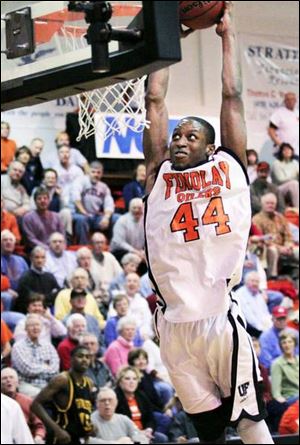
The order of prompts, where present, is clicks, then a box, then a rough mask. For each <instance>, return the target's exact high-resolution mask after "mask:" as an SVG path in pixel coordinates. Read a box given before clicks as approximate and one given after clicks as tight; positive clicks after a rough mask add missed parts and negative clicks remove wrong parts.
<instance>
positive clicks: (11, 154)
mask: <svg viewBox="0 0 300 445" xmlns="http://www.w3.org/2000/svg"><path fill="white" fill-rule="evenodd" d="M290 99H291V98H289V97H287V98H286V100H285V103H286V104H287V105H286V107H287V109H288V110H289V111H293V110H291V109H290V108H291V105H290V102H291V100H290ZM292 102H293V101H292ZM293 106H294V105H293ZM289 107H290V108H289ZM281 115H282V116H283V117H282V118H284V115H285V111H283V112H282V113H281ZM289 116H290V114H289ZM281 125H282V122H281V120H280V119H279V118H278V116H277V115H275V114H274V117H272V121H271V123H270V129H269V134H270V136H271V137H272V139H273V140H274V143H276V147H277V150H276V153H275V154H276V159H274V162H273V164H272V165H269V164H268V163H267V162H265V161H260V160H259V154H258V153H257V152H256V150H254V149H250V150H248V151H247V155H248V161H249V166H248V173H249V178H250V182H251V187H250V190H251V204H252V212H253V220H252V227H251V232H250V235H249V241H248V248H247V254H246V257H245V262H244V269H243V277H242V282H241V284H240V285H239V286H238V287H237V288H235V289H234V294H233V295H234V298H236V299H237V300H238V302H239V304H240V306H241V308H242V312H243V314H244V317H245V320H246V323H247V330H248V332H249V334H250V335H251V337H252V340H253V345H254V347H255V351H256V353H257V356H258V360H259V364H260V367H261V371H262V375H263V378H264V390H265V392H264V398H265V402H266V405H267V409H268V413H269V419H268V425H269V427H270V429H271V431H272V432H278V431H279V432H280V433H286V432H295V431H296V428H295V426H294V425H295V424H296V423H295V413H298V415H299V404H298V387H299V384H298V374H297V373H298V368H299V361H298V360H299V359H298V353H299V349H298V338H299V318H298V316H297V309H298V301H299V300H298V279H299V275H298V264H299V237H298V227H299V192H298V190H299V163H298V160H297V157H296V156H295V155H294V148H293V146H292V145H291V139H289V140H287V139H280V138H279V137H278V138H277V139H276V141H275V138H276V134H277V132H278V129H279V127H280V126H281ZM9 130H10V126H9V124H8V123H6V122H2V123H1V190H2V191H1V355H2V371H1V390H2V393H3V394H5V395H6V396H8V397H9V398H11V399H14V400H15V401H16V402H17V403H18V404H19V405H20V407H21V409H22V411H23V413H24V415H25V418H26V419H27V422H28V426H29V428H30V431H31V434H32V437H33V440H34V441H35V443H44V441H45V437H46V430H45V427H44V425H43V423H42V422H41V421H40V420H39V419H38V418H37V417H36V416H34V415H33V414H32V413H31V411H30V406H31V402H32V398H33V397H35V396H36V395H37V394H39V392H40V391H41V389H42V388H44V387H45V386H46V385H47V384H48V383H49V381H50V380H51V378H52V377H53V376H56V375H57V374H58V373H59V372H60V371H63V370H66V371H67V370H69V369H70V366H71V356H72V351H73V350H74V349H75V348H76V347H77V346H78V345H79V344H80V345H83V346H85V347H86V348H88V350H89V353H90V359H91V363H90V366H89V369H88V371H87V373H86V374H87V375H88V376H89V377H90V379H91V380H92V382H93V385H94V389H95V392H96V395H95V398H94V409H95V411H94V413H93V415H92V422H93V425H94V432H95V437H93V438H90V443H134V442H139V443H149V442H158V443H163V442H168V441H177V442H187V441H195V440H196V439H195V438H196V433H195V431H194V430H193V426H192V424H191V423H190V421H189V418H188V417H187V416H186V414H185V413H184V411H183V410H182V407H181V405H180V402H179V401H178V399H177V397H176V394H175V393H174V389H173V387H172V384H171V382H170V380H169V377H168V373H167V371H166V369H165V368H164V366H163V364H162V362H161V360H160V355H159V346H158V339H157V337H156V334H155V332H154V330H153V325H152V316H151V315H152V314H151V312H153V299H154V295H153V291H152V290H151V286H150V282H149V278H148V274H147V266H146V262H145V250H144V248H145V245H144V233H143V211H144V209H143V201H142V199H141V198H142V196H143V194H144V192H145V189H144V186H145V166H144V165H143V164H142V163H141V164H139V165H138V167H137V170H136V174H135V177H134V179H133V181H131V182H130V183H128V184H126V185H125V187H124V188H123V199H124V208H123V210H122V209H117V208H116V206H115V202H114V197H113V195H112V192H111V190H110V188H109V186H108V185H107V184H106V183H105V182H104V181H103V175H104V173H105V172H104V169H103V165H102V164H101V162H100V161H98V160H97V161H94V162H91V163H90V164H89V163H88V162H87V160H86V159H85V157H84V156H83V155H82V154H81V153H80V152H79V151H78V150H76V149H75V148H72V147H70V141H69V137H68V134H67V133H66V132H60V133H59V134H58V135H57V137H56V139H55V145H56V148H55V149H54V151H55V153H54V155H53V158H52V159H51V162H50V160H49V163H48V164H47V165H46V166H44V165H42V163H41V160H40V154H41V152H42V150H43V146H44V143H43V140H42V139H41V138H39V137H36V138H34V139H33V141H32V142H31V144H30V146H29V147H25V146H22V147H19V148H17V144H16V143H15V142H14V141H13V140H11V139H9ZM280 134H282V133H280ZM283 134H284V133H283ZM3 403H4V405H5V403H6V404H7V406H9V403H7V402H6V399H5V400H4V402H3ZM5 406H6V405H5ZM292 425H293V426H292ZM27 443H33V442H27Z"/></svg>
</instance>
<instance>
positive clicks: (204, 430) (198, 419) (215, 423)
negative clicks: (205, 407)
mask: <svg viewBox="0 0 300 445" xmlns="http://www.w3.org/2000/svg"><path fill="white" fill-rule="evenodd" d="M226 411H227V410H226V408H224V405H221V406H219V407H218V408H216V409H214V410H211V411H205V412H203V413H199V414H189V417H190V419H191V420H192V422H193V425H194V427H195V429H196V431H197V433H198V436H199V439H200V440H201V441H204V442H206V443H225V442H224V439H225V433H224V432H225V428H226V426H227V424H228V421H229V418H228V415H227V412H226Z"/></svg>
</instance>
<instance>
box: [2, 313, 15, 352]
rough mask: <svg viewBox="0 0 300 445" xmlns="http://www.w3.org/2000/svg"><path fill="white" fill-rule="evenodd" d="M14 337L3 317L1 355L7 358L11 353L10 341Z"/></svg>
mask: <svg viewBox="0 0 300 445" xmlns="http://www.w3.org/2000/svg"><path fill="white" fill-rule="evenodd" d="M12 338H13V335H12V332H11V330H10V329H9V327H8V326H7V324H6V323H5V321H4V320H2V319H1V357H2V358H3V359H5V358H6V357H8V356H9V355H10V352H11V344H10V341H11V339H12Z"/></svg>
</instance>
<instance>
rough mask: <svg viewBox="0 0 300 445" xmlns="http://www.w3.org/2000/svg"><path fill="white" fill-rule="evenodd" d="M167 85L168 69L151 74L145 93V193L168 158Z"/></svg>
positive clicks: (150, 187)
mask: <svg viewBox="0 0 300 445" xmlns="http://www.w3.org/2000/svg"><path fill="white" fill-rule="evenodd" d="M168 83H169V68H163V69H162V70H159V71H155V72H154V73H151V74H150V76H149V79H148V86H147V92H146V98H145V102H146V110H147V112H146V119H147V120H149V121H150V127H148V128H145V130H144V134H143V148H144V156H145V164H146V192H147V193H149V192H150V191H151V189H152V187H153V184H154V181H155V174H156V171H157V168H158V167H159V165H160V163H161V162H162V161H163V160H164V159H167V158H168V157H169V155H168V153H169V151H168V124H169V116H168V110H167V107H166V104H165V97H166V94H167V89H168Z"/></svg>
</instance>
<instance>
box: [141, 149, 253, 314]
mask: <svg viewBox="0 0 300 445" xmlns="http://www.w3.org/2000/svg"><path fill="white" fill-rule="evenodd" d="M250 223H251V206H250V193H249V185H248V178H247V173H246V170H245V169H244V168H243V166H242V164H241V163H240V161H239V160H238V158H237V157H236V156H235V155H234V153H233V152H232V151H231V150H228V149H225V148H223V147H221V148H219V149H218V150H217V151H216V153H215V154H214V156H213V157H212V159H211V160H209V161H207V162H205V163H201V164H199V165H198V166H196V167H193V168H189V169H186V170H184V171H178V170H175V169H173V168H172V164H171V162H170V161H169V160H167V161H165V162H163V163H162V165H161V167H160V170H159V172H158V176H157V178H156V181H155V184H154V187H153V189H152V191H151V192H150V194H149V195H148V196H147V198H146V201H145V234H146V253H147V260H148V266H149V276H150V279H151V281H152V284H153V288H154V289H155V291H156V294H157V296H158V297H159V300H160V301H161V302H162V303H163V304H164V306H165V311H164V316H165V318H166V319H167V320H168V321H171V322H190V321H196V320H199V319H203V318H207V317H211V316H214V315H217V314H220V313H222V312H226V311H227V310H228V308H229V296H228V293H229V291H230V289H231V288H232V287H233V286H234V285H236V284H238V283H239V282H240V278H241V271H242V267H243V263H244V258H245V252H246V246H247V241H248V236H249V230H250Z"/></svg>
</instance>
